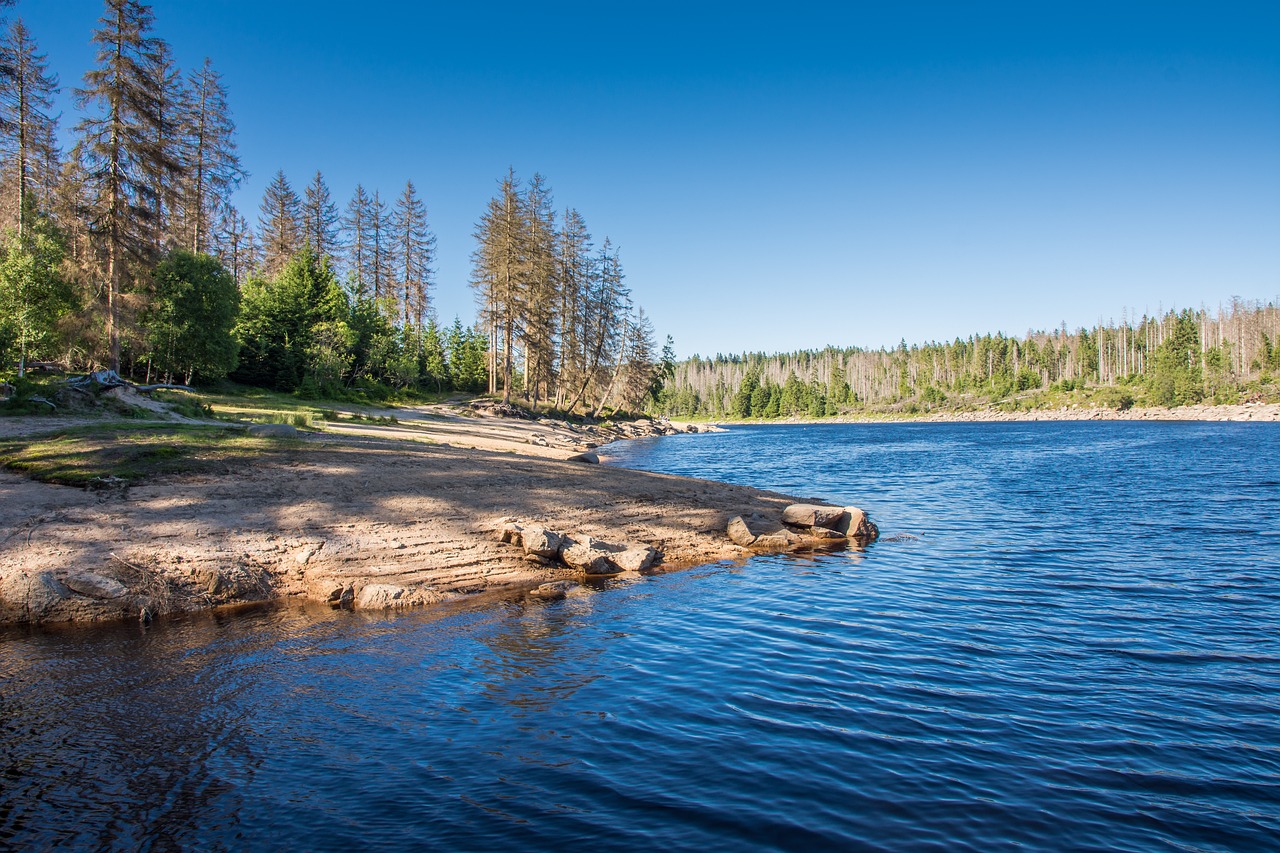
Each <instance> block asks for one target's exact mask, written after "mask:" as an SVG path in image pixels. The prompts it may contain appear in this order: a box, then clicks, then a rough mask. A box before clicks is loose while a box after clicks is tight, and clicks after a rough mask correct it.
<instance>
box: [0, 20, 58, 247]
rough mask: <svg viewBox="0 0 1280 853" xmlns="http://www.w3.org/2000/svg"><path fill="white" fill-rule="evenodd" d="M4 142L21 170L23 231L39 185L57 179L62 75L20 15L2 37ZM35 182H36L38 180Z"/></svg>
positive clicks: (0, 125)
mask: <svg viewBox="0 0 1280 853" xmlns="http://www.w3.org/2000/svg"><path fill="white" fill-rule="evenodd" d="M0 66H3V67H4V68H6V69H8V73H7V74H4V75H3V76H0V133H2V134H3V136H2V137H0V142H2V144H3V149H2V150H3V152H4V155H5V159H6V160H7V161H9V162H10V163H12V165H13V167H14V168H15V170H16V171H17V174H16V175H15V176H13V177H14V179H15V180H14V183H15V184H16V186H15V190H16V191H15V194H14V200H13V208H14V221H15V223H16V225H17V229H18V235H19V236H22V232H23V231H24V230H25V228H26V218H25V214H26V212H27V211H29V210H31V209H34V208H36V207H38V205H35V204H34V203H33V199H32V196H33V192H32V191H33V189H35V190H36V191H37V193H34V194H39V193H40V192H43V193H44V194H45V195H46V198H47V194H48V193H50V192H51V191H52V187H53V183H54V181H55V179H56V174H57V173H56V166H57V144H56V142H55V141H54V140H55V136H56V127H57V119H56V118H55V117H54V116H53V115H52V114H51V111H52V109H53V98H54V96H55V95H56V94H57V93H58V78H57V75H54V74H50V73H49V66H48V62H47V59H46V56H45V54H40V53H36V45H35V42H34V41H33V40H32V38H31V33H30V31H29V30H28V29H27V27H26V25H25V24H24V23H23V22H22V19H21V18H19V19H17V20H16V21H14V22H13V23H12V24H11V25H10V27H9V29H8V31H7V32H6V33H5V35H4V38H3V40H0ZM33 185H34V186H33Z"/></svg>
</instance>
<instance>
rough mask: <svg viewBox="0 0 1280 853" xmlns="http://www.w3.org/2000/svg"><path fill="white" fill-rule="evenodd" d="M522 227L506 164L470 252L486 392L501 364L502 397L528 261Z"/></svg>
mask: <svg viewBox="0 0 1280 853" xmlns="http://www.w3.org/2000/svg"><path fill="white" fill-rule="evenodd" d="M525 230H526V229H525V221H524V205H523V204H522V202H521V200H520V196H519V190H518V187H517V184H516V176H515V170H514V169H508V170H507V175H506V177H504V178H503V179H502V180H501V181H500V182H499V189H498V194H497V195H496V196H494V197H493V198H492V199H490V200H489V205H488V208H487V209H486V211H485V213H484V215H483V216H482V217H481V218H480V222H479V223H477V225H476V231H475V236H476V242H477V244H478V245H477V247H476V250H475V252H474V253H472V256H471V268H472V274H471V286H472V287H473V288H475V291H476V300H477V303H478V308H479V312H480V316H481V318H482V321H483V322H484V324H485V325H486V326H487V328H488V330H489V346H488V349H489V353H490V359H491V361H490V368H489V393H491V394H492V393H496V391H497V377H498V373H499V370H501V375H502V401H503V402H504V403H509V402H511V383H512V370H513V367H514V364H515V357H514V346H515V341H516V339H517V336H518V335H519V334H520V333H521V322H522V320H523V317H524V310H523V309H524V306H523V304H522V298H523V287H522V282H523V280H524V277H525V274H526V266H527V265H526V259H525V257H524V254H523V251H522V248H523V246H522V244H523V241H524V233H525ZM499 347H500V349H499ZM499 358H501V365H500V366H499V364H498V359H499Z"/></svg>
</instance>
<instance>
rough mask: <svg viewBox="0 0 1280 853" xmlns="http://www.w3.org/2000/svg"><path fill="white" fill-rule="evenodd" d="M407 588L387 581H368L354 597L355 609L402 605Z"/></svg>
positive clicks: (383, 608)
mask: <svg viewBox="0 0 1280 853" xmlns="http://www.w3.org/2000/svg"><path fill="white" fill-rule="evenodd" d="M406 592H407V590H406V589H405V588H404V587H402V586H396V585H395V584H389V583H370V584H365V585H364V586H362V587H361V588H360V592H359V594H357V595H356V597H355V608H356V609H357V610H386V609H387V608H390V607H404V606H405V605H406V604H407V603H408V602H407V600H406V598H405V593H406Z"/></svg>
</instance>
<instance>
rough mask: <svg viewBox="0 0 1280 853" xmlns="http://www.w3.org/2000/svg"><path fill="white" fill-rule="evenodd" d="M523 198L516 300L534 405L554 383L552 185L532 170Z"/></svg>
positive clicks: (555, 285) (556, 283) (555, 286)
mask: <svg viewBox="0 0 1280 853" xmlns="http://www.w3.org/2000/svg"><path fill="white" fill-rule="evenodd" d="M522 200H523V202H524V213H523V216H522V219H523V222H524V233H523V246H522V254H523V255H524V267H525V274H524V277H523V279H522V281H521V282H520V285H521V291H522V293H521V295H520V302H521V304H522V306H523V309H524V322H523V323H522V326H523V330H524V353H525V396H526V397H527V398H528V399H529V401H530V403H531V404H532V405H533V406H534V407H535V408H536V407H537V405H538V401H539V399H541V397H542V395H543V391H545V392H546V395H547V396H548V397H549V396H550V395H551V393H552V388H553V387H554V384H555V368H556V359H557V343H558V339H557V334H556V333H557V331H558V329H557V328H556V308H557V307H558V302H559V299H560V295H559V276H558V275H557V272H558V269H557V264H556V237H557V234H556V223H555V212H554V209H553V207H552V202H551V188H550V187H549V186H548V185H547V182H546V179H545V178H544V177H543V176H542V175H540V174H535V175H534V176H533V179H532V180H530V181H529V186H528V188H527V189H526V190H525V193H524V195H523V199H522Z"/></svg>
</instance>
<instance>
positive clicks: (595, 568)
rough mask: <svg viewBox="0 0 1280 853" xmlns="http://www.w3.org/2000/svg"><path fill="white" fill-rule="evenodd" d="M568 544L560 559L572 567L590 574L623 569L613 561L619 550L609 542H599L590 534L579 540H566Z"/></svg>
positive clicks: (616, 571)
mask: <svg viewBox="0 0 1280 853" xmlns="http://www.w3.org/2000/svg"><path fill="white" fill-rule="evenodd" d="M566 543H567V544H566V546H565V547H564V548H563V549H561V551H560V559H561V560H563V561H564V564H565V565H566V566H568V567H569V568H571V569H576V570H578V571H580V572H585V573H586V574H589V575H614V574H617V573H618V572H620V571H622V569H620V568H618V565H617V564H616V563H615V562H614V561H613V557H614V554H615V553H617V551H616V550H615V549H613V548H610V547H609V546H608V544H607V543H604V542H599V541H597V540H595V539H592V538H591V537H590V536H588V537H586V538H585V539H584V540H583V541H581V542H578V541H576V540H573V539H568V540H566Z"/></svg>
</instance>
